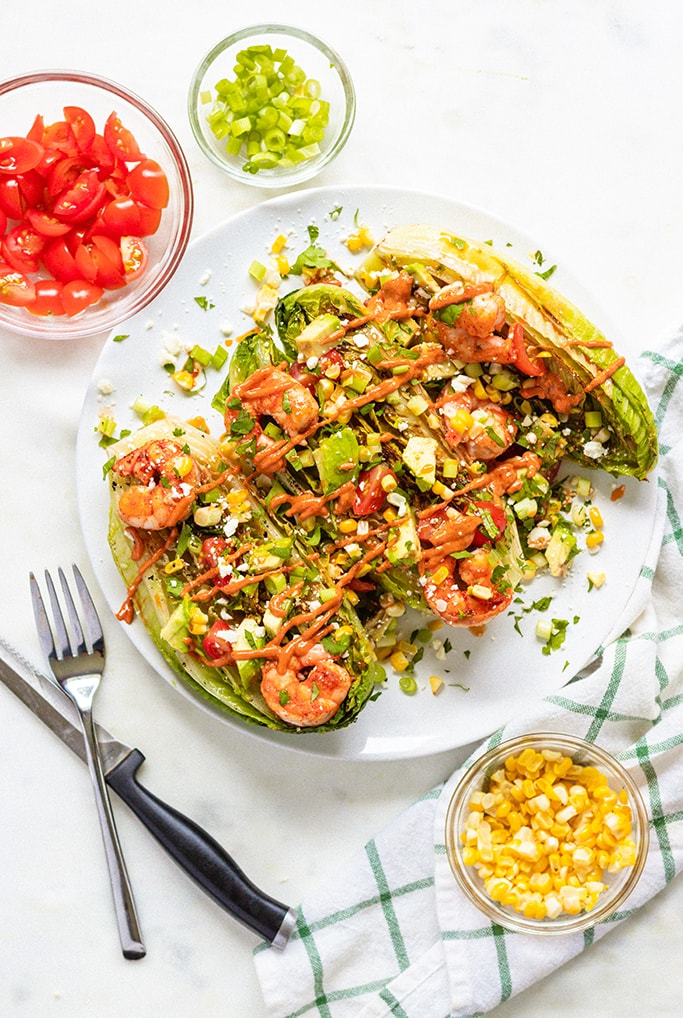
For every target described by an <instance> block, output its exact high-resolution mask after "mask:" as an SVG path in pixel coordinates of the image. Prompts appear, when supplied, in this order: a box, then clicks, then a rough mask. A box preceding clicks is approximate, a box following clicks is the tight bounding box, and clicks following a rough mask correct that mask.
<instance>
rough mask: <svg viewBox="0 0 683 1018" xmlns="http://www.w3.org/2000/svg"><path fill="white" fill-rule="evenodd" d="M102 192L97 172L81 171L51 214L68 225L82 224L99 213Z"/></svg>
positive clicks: (102, 188) (103, 190)
mask: <svg viewBox="0 0 683 1018" xmlns="http://www.w3.org/2000/svg"><path fill="white" fill-rule="evenodd" d="M104 192H105V188H104V184H103V183H102V181H101V180H100V177H99V170H83V172H82V173H80V174H79V175H78V178H77V180H76V182H75V184H73V186H72V187H69V188H67V190H66V191H64V192H63V193H62V194H61V195H60V197H59V199H58V200H57V202H56V203H55V205H54V207H53V209H52V214H53V215H54V216H56V217H57V218H58V219H65V220H67V222H70V223H81V222H84V221H85V220H86V219H88V218H89V217H90V216H92V215H94V213H95V212H98V211H99V208H100V206H101V204H102V199H103V198H104Z"/></svg>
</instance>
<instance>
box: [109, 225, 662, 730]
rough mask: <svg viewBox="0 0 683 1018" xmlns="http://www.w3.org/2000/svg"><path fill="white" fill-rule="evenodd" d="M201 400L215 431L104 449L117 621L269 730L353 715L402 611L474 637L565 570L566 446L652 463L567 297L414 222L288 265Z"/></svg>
mask: <svg viewBox="0 0 683 1018" xmlns="http://www.w3.org/2000/svg"><path fill="white" fill-rule="evenodd" d="M212 405H213V408H214V409H215V410H216V411H218V412H219V413H220V414H221V416H222V429H223V433H222V436H221V438H220V440H219V441H215V440H213V439H210V438H209V437H208V436H207V435H206V434H204V433H203V432H202V431H197V430H196V429H193V428H192V427H190V426H188V425H182V424H178V422H175V423H173V424H171V423H169V422H168V421H163V422H159V423H158V424H157V425H154V426H153V429H156V430H153V431H152V432H150V431H149V430H147V431H145V429H143V430H142V431H141V432H139V433H137V434H136V435H135V436H133V437H131V438H128V439H126V440H125V443H124V445H122V446H115V447H114V448H113V450H112V452H113V456H112V464H113V466H112V469H111V470H110V473H109V476H110V478H111V484H112V514H111V524H110V526H111V530H110V543H111V546H112V550H113V553H114V557H115V559H116V561H117V563H118V565H119V568H120V570H121V572H122V574H123V576H124V578H125V580H126V582H127V583H128V584H129V598H128V601H127V603H126V605H125V606H124V609H123V612H122V614H123V615H124V616H126V617H128V618H130V617H131V616H132V612H133V610H134V608H135V609H137V611H138V612H139V613H140V614H141V616H142V617H143V620H144V621H145V624H146V625H147V626H148V628H149V629H150V631H151V632H152V635H153V636H154V638H155V640H156V641H157V643H158V645H159V647H160V648H161V650H162V652H163V653H164V655H165V656H166V657H167V658H168V660H170V661H171V663H172V664H173V665H174V667H176V668H178V669H179V670H180V671H181V672H182V673H183V674H185V675H188V676H189V677H190V679H191V681H192V682H194V683H195V684H196V685H197V686H198V687H199V688H201V689H202V690H204V692H205V693H206V694H207V695H208V696H210V697H212V698H213V699H215V700H218V701H219V702H221V703H223V704H224V705H225V707H226V709H228V710H230V711H232V712H234V713H236V714H239V715H240V716H241V717H243V718H244V719H245V720H248V721H252V722H254V723H257V724H261V725H268V726H270V727H273V728H280V729H283V730H292V731H313V730H315V731H326V730H330V729H335V728H339V727H341V726H343V725H344V724H347V723H349V722H350V721H353V720H354V719H355V718H356V717H357V715H358V713H359V711H360V709H361V708H362V707H363V706H364V705H365V704H366V703H367V702H368V700H369V699H370V698H371V697H372V694H373V691H374V690H375V689H376V688H377V686H376V683H377V682H378V681H379V680H380V679H381V678H382V677H383V670H382V669H381V667H380V665H379V664H378V663H377V654H376V648H377V647H381V646H382V644H383V639H384V636H385V634H386V633H387V632H388V631H389V630H390V629H391V627H392V626H395V623H396V618H397V617H398V616H400V614H401V613H402V612H403V611H404V610H405V608H406V607H409V608H412V609H416V610H417V611H418V612H422V613H426V614H428V615H429V616H432V617H433V618H434V619H439V620H442V621H443V622H444V623H446V624H448V625H450V626H469V627H480V626H483V625H485V624H486V623H487V622H489V621H490V620H491V619H493V618H494V617H495V616H497V615H499V614H501V613H502V612H505V611H506V609H508V608H509V606H510V605H511V603H512V601H513V597H514V594H515V590H516V589H517V588H518V586H519V583H520V581H521V579H522V578H523V577H524V578H527V579H528V578H529V576H530V575H531V574H533V571H534V570H535V569H537V568H544V569H548V570H549V571H550V572H551V574H552V575H554V576H562V575H563V574H564V573H565V572H566V570H567V568H568V566H569V563H570V562H571V560H572V558H573V557H574V556H575V555H576V554H577V552H578V546H577V541H576V536H575V528H573V527H572V526H571V525H570V523H569V522H568V518H567V513H568V511H569V499H570V494H571V493H569V492H568V489H567V486H566V484H564V483H561V482H559V481H558V480H557V475H558V468H559V466H560V463H561V461H562V460H564V459H571V460H573V461H575V462H577V463H579V464H581V465H582V466H588V467H599V468H600V467H601V468H604V469H606V470H608V471H610V472H611V473H613V474H615V475H632V476H634V477H637V478H640V479H643V478H645V477H646V476H647V474H648V473H649V471H650V470H651V469H652V467H653V466H654V464H655V462H656V458H657V437H656V430H655V425H654V421H653V418H652V414H651V412H650V409H649V407H648V405H647V401H646V399H645V397H644V395H643V393H642V390H641V389H640V386H639V385H638V383H637V381H636V379H635V378H634V376H633V375H632V373H631V372H630V370H629V369H628V367H627V366H626V365H625V363H624V359H623V358H622V357H620V356H618V354H617V353H616V352H615V351H614V350H613V348H612V345H611V343H610V342H609V341H608V340H607V339H606V338H605V337H604V336H603V335H602V334H601V333H599V332H598V330H597V329H596V328H595V327H594V326H592V325H591V324H590V323H589V322H588V321H587V320H586V319H585V318H584V317H583V315H581V313H580V312H579V311H578V310H577V309H576V308H574V307H573V306H572V305H570V304H569V303H568V302H567V301H566V300H564V298H562V297H561V296H560V295H559V294H558V293H557V292H556V291H554V290H553V289H552V288H551V287H550V286H549V285H548V284H547V282H546V281H544V280H543V279H542V278H541V277H540V276H538V275H536V274H535V273H532V272H529V271H527V270H525V269H523V267H521V266H519V265H516V264H515V263H513V262H511V261H510V260H508V259H506V258H505V257H504V256H503V255H500V254H498V253H497V252H495V251H494V250H493V249H492V248H490V247H489V246H488V245H478V244H475V243H474V242H472V241H468V240H465V239H463V238H460V237H457V236H454V235H452V234H449V233H446V232H444V231H441V230H439V229H438V228H435V227H431V226H423V225H416V226H407V227H398V228H396V229H394V230H392V231H390V232H389V234H388V235H387V236H386V237H385V238H384V239H383V240H382V241H381V242H380V243H379V244H377V245H375V246H374V248H373V250H372V251H371V253H370V254H369V256H368V257H367V258H366V259H365V260H364V261H363V264H362V265H361V267H360V268H359V269H358V271H357V272H356V277H355V280H354V281H351V282H349V280H348V279H347V278H344V277H343V274H342V273H341V272H340V271H337V270H336V267H335V266H334V265H332V263H330V262H329V261H327V260H325V259H322V260H320V259H318V260H317V264H315V265H311V266H310V267H308V268H307V269H305V271H304V285H303V286H302V287H300V288H299V289H297V290H295V291H293V292H291V293H289V294H287V295H286V296H284V297H283V298H281V299H280V300H279V301H278V302H277V305H276V307H275V309H274V324H273V326H272V327H271V326H270V325H268V324H265V323H260V324H259V325H258V326H257V327H256V328H254V329H253V330H252V331H251V332H248V333H247V334H245V335H244V336H243V337H241V339H240V342H239V343H238V345H237V347H236V349H235V351H234V354H233V356H232V357H231V359H230V362H229V365H228V370H227V373H226V377H225V379H224V382H223V384H222V385H221V387H220V389H219V391H218V392H217V393H216V394H215V397H214V399H213V404H212ZM155 443H157V444H156V445H155ZM575 522H576V521H575ZM598 536H599V535H598ZM382 656H383V655H382V654H381V653H380V657H382Z"/></svg>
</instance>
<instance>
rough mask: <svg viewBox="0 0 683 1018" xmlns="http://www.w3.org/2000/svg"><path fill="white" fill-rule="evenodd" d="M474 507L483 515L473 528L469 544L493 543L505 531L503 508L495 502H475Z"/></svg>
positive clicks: (479, 545) (474, 545)
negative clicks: (482, 519) (474, 528)
mask: <svg viewBox="0 0 683 1018" xmlns="http://www.w3.org/2000/svg"><path fill="white" fill-rule="evenodd" d="M474 507H475V509H477V510H478V512H479V513H480V514H482V515H483V516H484V522H483V523H481V524H480V526H479V527H478V529H477V530H475V532H474V537H473V538H472V545H471V546H472V547H474V548H481V546H482V545H487V544H494V543H495V542H496V541H497V540H498V538H499V537H502V535H503V534H504V533H505V527H506V525H507V520H506V518H505V510H504V509H503V507H502V506H501V505H498V503H497V502H475V503H474Z"/></svg>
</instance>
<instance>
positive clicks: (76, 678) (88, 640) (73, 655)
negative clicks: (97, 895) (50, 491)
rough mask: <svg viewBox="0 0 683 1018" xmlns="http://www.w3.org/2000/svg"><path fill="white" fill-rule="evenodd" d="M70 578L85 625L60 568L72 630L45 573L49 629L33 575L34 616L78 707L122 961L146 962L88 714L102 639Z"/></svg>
mask: <svg viewBox="0 0 683 1018" xmlns="http://www.w3.org/2000/svg"><path fill="white" fill-rule="evenodd" d="M73 573H74V581H75V584H76V588H77V590H78V594H79V597H80V601H81V606H82V616H83V619H84V625H82V624H81V619H80V617H79V614H78V612H77V610H76V606H75V604H74V600H73V597H72V595H71V591H70V589H69V585H68V583H67V580H66V577H65V575H64V572H63V570H62V569H61V568H60V569H59V571H58V575H59V580H60V585H61V589H62V595H63V598H64V602H65V604H66V608H67V614H68V618H69V623H70V629H69V628H67V623H66V622H65V620H64V615H63V613H62V609H61V606H60V603H59V599H58V596H57V591H56V589H55V585H54V583H53V581H52V577H51V576H50V573H49V572H47V570H46V572H45V584H46V587H47V592H48V597H49V601H50V605H51V608H52V617H53V624H52V626H51V625H50V621H49V619H48V615H47V611H46V609H45V603H44V601H43V598H42V596H41V593H40V588H39V586H38V582H37V580H36V578H35V575H34V574H33V573H31V574H30V577H29V578H30V584H31V599H32V601H33V614H34V616H35V620H36V627H37V629H38V637H39V639H40V643H41V646H42V648H43V652H44V653H45V655H46V657H47V659H48V663H49V665H50V668H51V670H52V674H53V675H54V677H55V679H56V681H57V683H58V685H59V686H60V687H61V689H62V690H63V691H64V692H65V693H66V695H67V696H68V697H69V699H70V700H71V701H72V703H73V704H74V706H75V707H76V710H77V711H78V715H79V718H80V722H81V725H82V728H83V737H84V743H85V751H86V759H87V763H88V768H89V770H90V776H91V778H92V783H93V788H94V792H95V802H96V804H97V813H98V817H99V821H100V829H101V831H102V840H103V841H104V849H105V854H106V858H107V865H108V868H109V878H110V881H111V888H112V893H113V896H114V906H115V909H116V919H117V923H118V930H119V937H120V940H121V949H122V951H123V956H124V958H130V959H136V958H144V956H145V953H146V952H145V947H144V945H143V943H142V940H141V936H140V928H139V925H138V918H137V914H136V909H135V902H134V900H133V893H132V890H131V887H130V880H129V878H128V873H127V871H126V865H125V862H124V859H123V853H122V851H121V845H120V843H119V838H118V834H117V831H116V824H115V822H114V815H113V812H112V808H111V803H110V801H109V794H108V791H107V787H106V784H105V779H104V771H103V767H102V760H101V757H100V750H99V745H98V742H97V737H96V734H95V723H94V719H93V713H92V706H93V700H94V697H95V693H96V692H97V689H98V687H99V684H100V679H101V676H102V673H103V671H104V637H103V634H102V627H101V625H100V620H99V618H98V616H97V611H96V609H95V605H94V603H93V600H92V598H91V596H90V593H89V591H88V588H87V587H86V584H85V580H84V579H83V577H82V576H81V573H80V572H79V570H78V568H77V567H76V566H73Z"/></svg>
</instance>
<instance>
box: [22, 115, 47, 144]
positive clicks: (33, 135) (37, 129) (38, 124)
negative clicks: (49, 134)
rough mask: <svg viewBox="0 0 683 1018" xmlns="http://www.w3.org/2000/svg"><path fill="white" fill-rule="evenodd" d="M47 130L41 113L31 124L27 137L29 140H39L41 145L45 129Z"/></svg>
mask: <svg viewBox="0 0 683 1018" xmlns="http://www.w3.org/2000/svg"><path fill="white" fill-rule="evenodd" d="M44 130H45V121H44V120H43V117H42V115H41V114H40V113H38V115H37V116H36V118H35V120H34V121H33V123H32V124H31V126H30V128H29V131H28V134H27V135H26V137H27V138H28V140H29V141H37V142H38V144H39V145H42V143H43V131H44Z"/></svg>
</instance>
